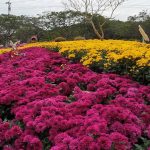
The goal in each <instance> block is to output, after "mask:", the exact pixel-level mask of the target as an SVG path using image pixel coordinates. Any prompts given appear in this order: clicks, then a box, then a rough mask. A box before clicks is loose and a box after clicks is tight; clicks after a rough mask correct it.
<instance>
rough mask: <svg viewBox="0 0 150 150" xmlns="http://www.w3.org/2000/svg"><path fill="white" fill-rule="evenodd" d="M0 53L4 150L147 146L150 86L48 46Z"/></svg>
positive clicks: (0, 142)
mask: <svg viewBox="0 0 150 150" xmlns="http://www.w3.org/2000/svg"><path fill="white" fill-rule="evenodd" d="M21 53H22V54H23V55H20V56H17V57H14V58H10V56H9V53H7V54H3V55H0V149H4V150H42V149H44V150H86V149H89V150H131V149H132V150H141V149H143V150H149V149H150V106H149V104H150V87H149V86H144V85H140V84H139V83H137V82H134V81H132V80H131V79H129V78H127V77H121V76H119V75H115V74H98V73H95V72H93V71H91V70H90V69H88V68H86V67H84V66H82V65H81V64H79V63H73V62H70V61H69V60H68V59H65V58H63V57H62V56H61V55H60V54H59V53H56V52H52V51H48V50H47V49H44V48H28V49H25V50H22V51H21Z"/></svg>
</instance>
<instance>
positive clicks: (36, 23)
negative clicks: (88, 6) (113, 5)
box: [0, 11, 150, 45]
mask: <svg viewBox="0 0 150 150" xmlns="http://www.w3.org/2000/svg"><path fill="white" fill-rule="evenodd" d="M99 19H104V17H102V16H100V15H94V22H95V24H97V25H98V23H99V22H98V20H99ZM139 24H140V25H142V27H143V28H144V29H145V31H146V33H147V34H148V35H150V15H149V14H148V13H147V12H146V11H142V12H140V13H139V14H138V15H135V16H130V17H129V18H128V20H127V21H125V22H123V21H119V20H108V21H107V23H106V25H105V27H104V32H105V39H125V40H126V39H127V40H141V35H140V33H139V31H138V25H139ZM32 35H37V36H38V39H39V41H50V40H53V39H55V38H56V37H65V38H66V39H68V40H72V39H74V38H75V37H77V36H82V37H85V38H86V39H93V38H97V37H96V35H95V34H94V32H93V29H92V27H91V25H90V24H89V23H88V22H86V20H85V18H84V15H83V14H82V13H81V12H74V11H62V12H49V13H48V12H47V13H43V14H42V15H38V16H37V17H28V16H14V15H9V16H8V15H5V14H2V15H0V44H3V45H5V44H6V43H7V41H8V40H10V39H11V40H21V41H22V42H28V40H29V39H30V37H31V36H32Z"/></svg>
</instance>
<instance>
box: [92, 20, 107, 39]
mask: <svg viewBox="0 0 150 150" xmlns="http://www.w3.org/2000/svg"><path fill="white" fill-rule="evenodd" d="M90 24H91V25H92V28H93V30H94V33H95V34H96V35H97V37H98V38H99V39H101V40H102V39H104V32H103V29H102V27H101V28H100V29H101V32H102V35H101V34H100V33H99V32H98V30H97V29H96V27H95V24H94V23H93V21H92V20H91V21H90Z"/></svg>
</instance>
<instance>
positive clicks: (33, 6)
mask: <svg viewBox="0 0 150 150" xmlns="http://www.w3.org/2000/svg"><path fill="white" fill-rule="evenodd" d="M7 1H8V0H0V14H7V10H8V7H7V5H6V4H5V3H6V2H7ZM10 1H11V3H12V10H11V14H14V15H28V16H36V15H37V14H41V13H42V12H47V11H61V10H64V6H63V4H62V1H63V2H64V1H66V0H10ZM143 10H147V11H148V13H150V0H136V1H135V0H126V2H124V3H123V4H122V6H120V7H119V8H118V9H117V10H116V11H115V14H114V16H115V19H118V20H122V21H125V20H127V18H128V16H133V15H138V13H139V12H141V11H143ZM106 15H107V13H106Z"/></svg>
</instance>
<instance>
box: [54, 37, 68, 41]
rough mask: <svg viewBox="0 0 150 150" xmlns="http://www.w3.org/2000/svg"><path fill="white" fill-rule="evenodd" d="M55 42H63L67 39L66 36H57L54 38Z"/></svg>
mask: <svg viewBox="0 0 150 150" xmlns="http://www.w3.org/2000/svg"><path fill="white" fill-rule="evenodd" d="M54 41H55V42H62V41H66V38H64V37H57V38H55V39H54Z"/></svg>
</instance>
